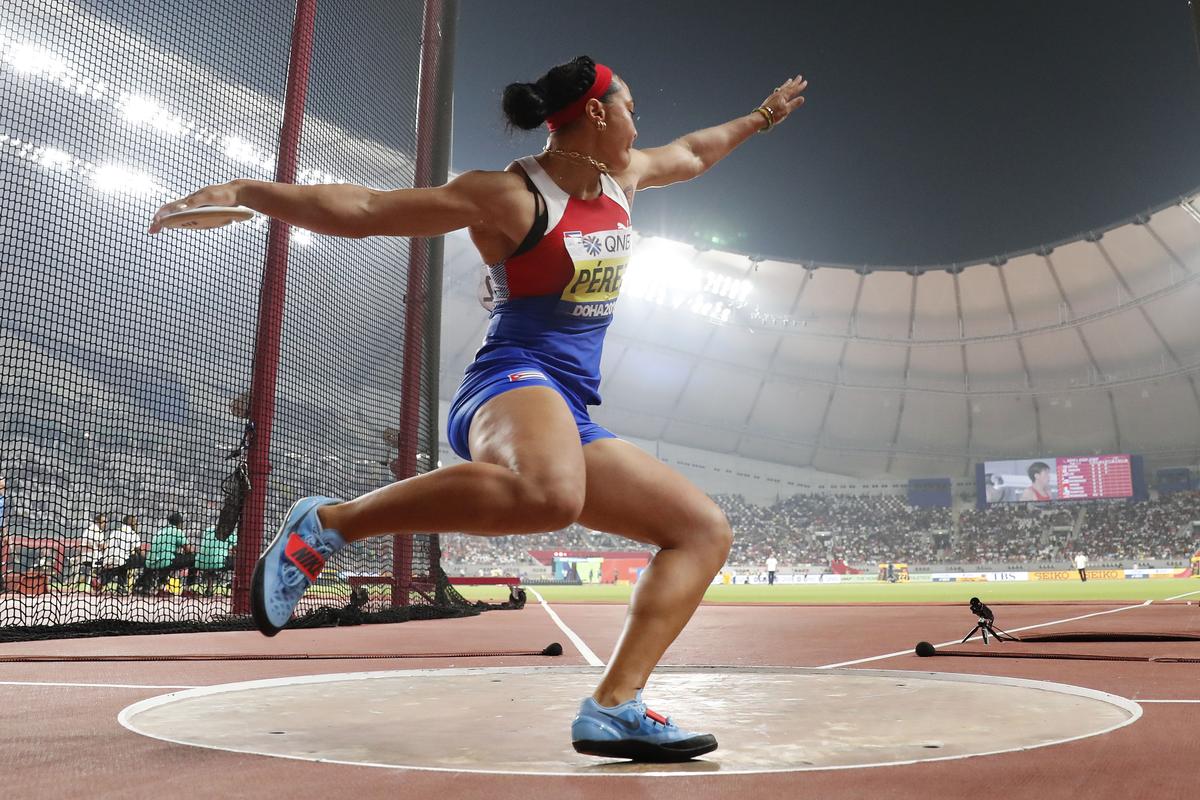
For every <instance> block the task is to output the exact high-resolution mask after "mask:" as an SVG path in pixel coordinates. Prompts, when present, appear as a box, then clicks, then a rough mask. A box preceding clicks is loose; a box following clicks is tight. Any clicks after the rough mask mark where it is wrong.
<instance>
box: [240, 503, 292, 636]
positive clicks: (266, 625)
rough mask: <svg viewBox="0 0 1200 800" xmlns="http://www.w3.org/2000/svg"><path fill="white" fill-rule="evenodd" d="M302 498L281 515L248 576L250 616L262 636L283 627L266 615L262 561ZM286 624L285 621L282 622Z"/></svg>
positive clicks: (279, 536) (271, 634)
mask: <svg viewBox="0 0 1200 800" xmlns="http://www.w3.org/2000/svg"><path fill="white" fill-rule="evenodd" d="M302 502H303V501H302V500H297V501H296V502H295V503H292V507H291V508H289V509H288V512H287V514H285V515H284V517H283V523H282V524H281V525H280V526H279V530H278V531H277V532H276V533H275V538H274V539H272V540H271V543H270V544H268V545H267V549H266V550H263V554H262V556H260V557H259V559H258V563H257V564H255V565H254V575H253V577H251V578H250V616H251V618H252V619H253V620H254V627H256V628H258V632H259V633H261V634H262V635H263V636H274V635H275V634H277V633H279V632H280V631H281V630H283V628H282V627H281V626H277V625H276V624H275V623H273V622H271V618H270V617H269V616H267V603H266V600H265V598H264V597H263V583H264V580H265V575H266V572H265V570H264V569H263V561H264V560H265V559H266V556H267V553H269V552H271V548H272V547H274V546H275V544H276V543H277V542H278V541H279V539H280V538H281V537H282V536H283V532H284V530H286V529H287V523H288V520H289V519H291V518H292V512H293V511H295V510H296V506H298V505H300V503H302ZM284 624H286V623H284Z"/></svg>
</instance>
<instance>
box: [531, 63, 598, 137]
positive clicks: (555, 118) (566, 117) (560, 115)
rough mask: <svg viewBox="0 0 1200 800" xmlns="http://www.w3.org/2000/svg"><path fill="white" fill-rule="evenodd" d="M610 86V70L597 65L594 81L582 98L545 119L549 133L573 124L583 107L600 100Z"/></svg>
mask: <svg viewBox="0 0 1200 800" xmlns="http://www.w3.org/2000/svg"><path fill="white" fill-rule="evenodd" d="M611 85H612V70H611V69H609V68H608V67H606V66H604V65H603V64H597V65H596V79H595V80H594V81H592V88H590V89H588V90H587V91H586V92H584V94H583V97H581V98H579V99H578V100H576V101H575V102H574V103H571V105H569V106H567V107H566V108H560V109H559V110H558V111H555V112H554V113H553V114H551V115H550V116H549V117H547V118H546V126H547V127H549V128H550V132H551V133H554V132H555V131H556V130H558V129H559V128H561V127H562V126H564V125H566V124H567V123H570V122H574V121H575V120H576V119H577V118H578V117H579V116H580V115H581V114H582V113H583V107H584V106H586V105H587V102H588V100H591V99H592V98H596V99H597V100H598V99H600V98H601V97H603V96H604V93H605V92H607V91H608V87H609V86H611Z"/></svg>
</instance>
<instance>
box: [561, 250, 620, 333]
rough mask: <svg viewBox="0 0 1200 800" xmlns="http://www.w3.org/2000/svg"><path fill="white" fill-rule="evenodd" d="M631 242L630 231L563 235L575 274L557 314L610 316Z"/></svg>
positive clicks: (568, 283)
mask: <svg viewBox="0 0 1200 800" xmlns="http://www.w3.org/2000/svg"><path fill="white" fill-rule="evenodd" d="M632 239H633V230H632V229H631V228H620V229H618V230H611V231H596V232H595V233H589V234H584V233H582V232H580V231H566V232H564V233H563V244H564V245H565V246H566V248H567V254H568V255H569V256H570V257H571V262H572V264H573V265H574V267H575V275H574V277H572V278H571V279H570V280H569V281H568V282H567V286H566V288H565V289H564V290H563V293H562V295H561V297H560V299H559V303H558V308H557V312H558V313H559V314H566V315H568V316H572V317H609V316H612V313H613V307H614V306H615V305H616V301H617V296H618V295H619V294H620V293H621V282H622V280H624V277H625V268H626V267H627V266H628V265H629V256H630V253H631V249H632Z"/></svg>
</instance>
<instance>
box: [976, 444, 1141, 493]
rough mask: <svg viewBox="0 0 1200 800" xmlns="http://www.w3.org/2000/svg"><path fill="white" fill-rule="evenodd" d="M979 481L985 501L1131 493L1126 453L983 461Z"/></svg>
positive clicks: (1131, 486)
mask: <svg viewBox="0 0 1200 800" xmlns="http://www.w3.org/2000/svg"><path fill="white" fill-rule="evenodd" d="M979 481H980V484H981V485H980V494H981V495H982V497H983V500H984V501H985V503H1030V502H1032V503H1039V502H1040V503H1047V502H1051V501H1055V500H1099V499H1106V498H1129V497H1132V496H1133V494H1134V486H1133V467H1132V461H1131V457H1130V456H1129V455H1128V454H1124V455H1107V456H1051V457H1042V458H1023V459H1011V460H1007V461H986V462H984V463H983V464H981V465H980V469H979Z"/></svg>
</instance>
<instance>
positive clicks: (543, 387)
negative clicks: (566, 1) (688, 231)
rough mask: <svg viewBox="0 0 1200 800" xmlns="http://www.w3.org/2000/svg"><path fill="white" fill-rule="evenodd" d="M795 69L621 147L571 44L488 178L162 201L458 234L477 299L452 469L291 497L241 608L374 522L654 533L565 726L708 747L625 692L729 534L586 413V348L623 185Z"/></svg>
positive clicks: (649, 665)
mask: <svg viewBox="0 0 1200 800" xmlns="http://www.w3.org/2000/svg"><path fill="white" fill-rule="evenodd" d="M806 86H807V83H806V82H805V81H804V80H803V78H802V77H800V76H796V77H795V78H791V79H789V80H787V81H785V82H784V83H783V84H782V85H781V86H779V87H778V88H777V89H776V90H775V91H774V92H772V93H771V94H770V95H769V96H768V97H767V98H766V99H765V100H764V101H763V102H762V104H761V105H760V106H759V107H758V108H756V109H754V110H753V111H750V112H749V113H747V114H744V115H742V116H740V117H738V118H736V119H733V120H730V121H728V122H726V123H724V124H722V125H717V126H715V127H712V128H706V129H704V130H699V131H695V132H693V133H689V134H687V135H686V136H682V137H680V138H678V139H676V140H675V141H673V142H671V143H670V144H668V145H666V146H664V147H656V148H650V149H646V150H635V149H634V147H633V143H634V140H635V139H636V138H637V129H636V128H635V125H634V119H635V116H634V102H633V95H632V94H631V92H630V88H629V86H628V85H627V84H625V83H624V81H622V80H621V79H620V77H618V76H617V75H614V74H613V72H612V71H611V70H610V69H609V68H608V67H606V66H604V65H602V64H597V63H595V62H593V61H592V59H590V58H588V57H586V56H582V57H579V58H576V59H574V60H573V61H570V62H569V63H566V64H562V65H559V66H556V67H554V68H553V69H551V70H550V71H549V72H547V73H546V74H545V75H544V76H543V77H541V78H540V79H538V80H537V81H536V82H534V83H514V84H511V85H509V86H508V87H507V88H506V89H505V91H504V100H503V107H504V112H505V115H506V116H507V118H508V121H509V123H510V124H511V125H512V126H514V127H517V128H522V129H526V130H532V129H534V128H538V127H540V126H541V125H543V124H545V125H546V126H547V127H548V128H549V140H548V144H547V146H546V149H545V150H543V151H542V152H541V153H539V154H537V155H535V156H529V157H525V158H521V159H518V160H517V161H516V162H514V163H512V164H510V165H509V166H508V167H507V168H506V169H505V170H503V171H499V172H489V171H471V172H466V173H463V174H461V175H459V176H457V177H456V178H454V179H453V180H451V181H450V182H449V183H447V184H445V185H444V186H439V187H436V188H430V189H399V190H396V191H376V190H373V189H368V188H365V187H361V186H352V185H325V186H295V185H291V184H279V183H271V182H262V181H243V180H238V181H233V182H232V183H228V184H223V185H220V186H211V187H208V188H205V189H202V190H200V191H198V192H196V193H194V194H192V195H190V196H189V197H187V198H185V199H183V200H182V201H177V202H172V203H168V204H167V205H165V206H163V207H162V208H161V209H160V210H159V211H158V212H157V213H156V214H155V217H154V220H153V222H152V224H151V226H150V232H151V233H156V232H157V231H158V230H159V229H160V227H161V222H162V218H163V216H165V215H166V214H169V213H172V212H175V211H180V210H183V209H189V208H196V207H200V206H208V205H225V206H232V205H244V206H249V207H250V208H253V209H255V210H257V211H259V212H261V213H263V214H268V215H270V216H272V217H275V218H277V219H280V220H282V221H284V222H287V223H289V224H291V225H295V226H298V227H301V228H307V229H309V230H311V231H315V232H317V233H323V234H329V235H333V236H349V237H364V236H441V235H443V234H445V233H449V232H450V231H454V230H458V229H461V228H466V229H467V230H468V231H469V232H470V235H471V239H472V241H473V242H474V243H475V246H476V248H477V249H478V250H479V255H480V257H481V258H482V259H483V262H484V263H485V264H487V265H489V270H490V273H491V278H492V283H493V287H494V290H495V294H496V307H495V310H494V311H493V312H492V315H491V323H490V325H489V328H488V333H487V338H486V340H485V342H484V344H483V347H482V348H481V349H480V351H479V353H478V354H477V355H476V358H475V361H474V362H473V363H472V364H471V365H470V366H469V367H467V370H466V376H465V377H464V378H463V382H462V385H461V386H460V387H459V389H458V392H457V394H456V396H455V398H454V401H453V403H452V404H451V411H450V418H449V431H448V438H449V441H450V444H451V446H452V447H453V448H454V450H455V452H457V453H458V454H459V455H460V456H462V457H463V458H464V459H466V460H467V462H468V463H465V464H459V465H455V466H450V467H445V468H442V469H437V470H434V471H432V472H429V473H427V474H425V475H419V476H417V477H414V478H409V479H407V480H403V481H399V482H397V483H393V484H391V485H390V486H385V487H383V488H381V489H377V490H376V491H373V492H371V493H369V494H366V495H363V496H362V497H359V498H357V499H355V500H350V501H348V502H342V501H339V500H336V499H334V498H329V497H309V498H304V499H302V500H300V501H299V502H297V503H296V504H295V505H294V506H293V507H292V509H291V510H290V511H289V512H288V515H287V517H286V518H285V519H284V521H283V524H282V525H281V526H280V528H279V533H278V534H277V535H276V537H275V539H274V540H273V541H272V542H271V544H270V545H269V546H268V547H267V549H266V551H265V552H264V553H263V555H262V557H261V558H260V559H259V562H258V565H257V568H256V570H255V574H254V580H253V583H252V588H251V595H252V605H253V608H254V620H255V623H256V625H257V626H258V628H259V629H260V630H261V631H262V632H263V633H265V634H266V635H268V636H272V635H274V634H275V633H277V632H278V631H279V630H280V629H281V628H282V627H283V626H284V625H285V624H286V623H287V621H288V619H289V618H290V617H291V614H292V611H293V609H294V608H295V606H296V604H297V603H298V602H299V600H300V597H301V595H303V594H304V591H305V590H306V589H307V588H308V586H309V585H311V583H312V581H314V580H316V577H317V574H318V573H319V572H320V571H321V568H322V567H323V566H324V564H325V561H326V560H327V559H328V558H329V557H330V556H331V555H332V554H333V553H335V552H337V551H338V550H339V549H341V548H342V547H344V546H345V544H346V543H347V542H352V541H355V540H358V539H362V538H365V537H368V536H377V535H382V534H390V533H392V532H394V531H428V532H431V533H436V532H448V531H459V532H468V533H472V534H478V535H482V536H501V535H505V534H517V533H532V532H542V531H552V530H558V529H560V528H564V527H566V526H567V525H570V524H571V523H572V522H576V521H578V522H580V523H581V524H583V525H585V526H587V527H589V528H593V529H595V530H601V531H607V532H610V533H615V534H618V535H621V536H625V537H628V538H630V539H634V540H636V541H639V542H645V543H647V544H651V545H655V546H657V547H658V548H660V549H659V551H658V553H657V554H656V555H655V556H654V558H653V560H652V561H651V562H650V565H649V566H648V567H647V569H646V571H645V572H644V573H643V574H642V576H641V578H640V579H639V580H638V582H637V586H636V589H635V591H634V593H633V597H632V598H631V600H630V604H629V612H628V616H627V617H626V620H625V626H624V630H623V632H622V634H621V637H620V639H619V640H618V642H617V645H616V648H615V650H614V651H613V654H612V658H611V659H610V661H609V662H608V666H607V668H606V670H605V672H604V675H603V677H602V678H601V680H600V683H599V685H598V686H597V687H596V690H595V692H594V693H593V694H592V695H591V697H588V698H586V699H584V701H583V703H582V706H581V708H580V710H579V714H578V716H577V717H576V718H575V720H574V722H573V724H572V728H571V733H572V742H573V744H574V747H575V749H576V750H577V751H579V752H580V753H585V754H589V755H596V756H603V757H609V758H613V757H615V758H631V759H635V760H642V761H681V760H686V759H690V758H694V757H696V756H698V755H701V754H703V753H707V752H709V751H711V750H714V749H715V748H716V746H717V742H716V739H715V738H714V737H713V736H711V735H709V734H697V733H693V732H690V731H686V730H683V729H681V728H679V727H678V726H677V725H675V724H674V723H673V722H672V721H671V720H669V719H668V718H666V717H664V716H662V715H660V714H657V713H655V712H654V711H650V710H648V709H647V708H646V706H645V704H644V703H643V702H642V699H641V691H642V687H643V686H645V685H646V681H647V679H648V678H649V677H650V673H651V671H652V670H653V669H654V667H655V665H656V664H657V663H658V661H659V659H660V658H661V657H662V655H663V653H664V652H665V651H666V649H667V647H668V645H670V644H671V642H672V641H674V640H675V637H676V636H678V635H679V632H680V631H681V630H682V629H683V627H684V625H686V624H687V621H688V620H689V619H690V618H691V616H692V614H693V613H694V612H695V610H696V607H697V606H698V605H699V603H700V600H701V598H702V597H703V595H704V591H705V589H706V588H707V587H708V585H709V583H710V582H711V580H712V578H713V576H714V575H715V574H716V573H717V571H718V570H720V568H721V567H722V566H723V565H724V563H725V558H726V556H727V555H728V552H729V546H730V542H731V540H732V532H731V530H730V527H729V523H728V521H727V520H726V519H725V515H724V514H723V513H722V512H721V510H720V509H719V508H718V507H717V506H716V504H715V503H713V501H712V500H711V499H709V498H708V496H706V495H705V494H704V493H703V492H701V491H700V490H699V489H697V488H696V487H694V486H692V485H691V484H690V483H689V482H688V481H687V480H686V479H685V478H684V477H683V476H681V475H679V474H677V473H676V472H674V471H673V470H671V469H670V468H668V467H667V466H665V465H664V464H661V463H660V462H658V461H657V460H656V459H655V458H653V457H652V456H650V455H648V454H647V453H645V452H643V451H642V450H640V449H639V448H637V447H635V446H633V445H631V444H629V443H628V442H623V441H621V440H619V439H617V438H616V437H615V436H614V435H613V434H612V433H610V432H609V431H607V430H605V429H604V428H602V427H600V426H599V425H597V424H596V423H594V422H592V421H591V419H590V418H589V416H588V410H587V407H588V406H589V405H596V404H598V403H599V402H600V396H599V394H598V388H599V384H600V374H599V367H600V351H601V347H602V344H603V341H604V333H605V330H606V329H607V327H608V324H609V322H610V321H611V320H612V314H613V306H614V304H615V301H616V299H617V296H618V295H619V293H620V290H621V282H622V279H623V276H624V271H625V267H626V264H627V263H628V261H629V257H630V246H631V234H632V232H633V229H632V227H631V223H630V215H629V209H630V206H631V204H632V202H633V197H634V193H635V192H637V191H638V190H640V189H650V188H654V187H656V186H668V185H670V184H672V183H678V182H680V181H687V180H691V179H692V178H696V177H698V176H699V175H701V174H703V173H704V172H705V171H707V170H708V169H709V168H711V167H712V166H713V165H714V164H716V163H717V162H718V161H720V160H721V159H723V158H725V156H727V155H729V154H730V152H732V151H733V149H734V148H736V147H737V146H738V145H740V144H741V143H742V142H744V141H746V140H747V139H748V138H750V137H751V136H752V135H753V134H755V133H757V132H759V131H761V130H766V129H768V128H771V127H773V126H775V125H778V124H779V123H781V122H782V121H783V120H785V119H786V118H787V117H788V115H789V114H791V112H792V111H794V110H796V109H797V108H799V107H800V106H801V105H802V104H803V102H804V98H803V96H802V92H803V91H804V89H805V87H806Z"/></svg>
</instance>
